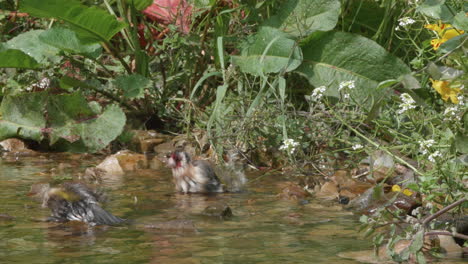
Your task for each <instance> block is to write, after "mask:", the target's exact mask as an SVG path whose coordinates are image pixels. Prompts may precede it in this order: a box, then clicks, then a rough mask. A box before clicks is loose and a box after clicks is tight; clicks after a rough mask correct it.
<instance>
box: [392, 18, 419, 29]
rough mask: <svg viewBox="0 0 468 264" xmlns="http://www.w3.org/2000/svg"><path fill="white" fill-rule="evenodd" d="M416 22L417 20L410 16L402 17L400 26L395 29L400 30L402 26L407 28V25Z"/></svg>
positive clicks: (399, 20) (399, 21)
mask: <svg viewBox="0 0 468 264" xmlns="http://www.w3.org/2000/svg"><path fill="white" fill-rule="evenodd" d="M415 22H416V21H415V20H414V19H412V18H410V17H402V18H400V19H398V26H397V27H396V28H395V30H400V27H403V28H406V26H409V25H411V24H414V23H415Z"/></svg>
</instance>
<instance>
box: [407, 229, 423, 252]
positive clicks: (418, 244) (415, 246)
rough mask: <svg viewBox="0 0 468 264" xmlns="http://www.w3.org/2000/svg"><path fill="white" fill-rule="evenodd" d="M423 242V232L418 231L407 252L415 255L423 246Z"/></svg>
mask: <svg viewBox="0 0 468 264" xmlns="http://www.w3.org/2000/svg"><path fill="white" fill-rule="evenodd" d="M423 242H424V230H420V231H418V232H417V233H416V234H415V235H414V238H413V242H412V243H411V245H410V246H409V252H410V253H416V252H417V251H419V250H420V249H421V248H422V246H423Z"/></svg>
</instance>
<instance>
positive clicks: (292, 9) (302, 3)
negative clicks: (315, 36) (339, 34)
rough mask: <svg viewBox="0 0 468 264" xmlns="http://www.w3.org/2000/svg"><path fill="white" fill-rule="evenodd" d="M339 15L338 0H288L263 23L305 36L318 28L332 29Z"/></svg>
mask: <svg viewBox="0 0 468 264" xmlns="http://www.w3.org/2000/svg"><path fill="white" fill-rule="evenodd" d="M339 15H340V1H338V0H289V1H286V2H285V3H284V4H283V6H281V8H280V9H279V13H278V14H277V15H275V16H272V17H271V18H270V19H268V20H267V21H266V22H265V24H264V25H265V26H270V27H275V28H278V29H280V30H282V31H284V32H286V33H288V34H291V35H293V36H295V37H305V36H308V35H310V34H311V33H313V32H315V31H318V30H320V31H328V30H331V29H333V28H334V27H335V26H336V23H337V22H338V16H339Z"/></svg>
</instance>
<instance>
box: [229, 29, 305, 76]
mask: <svg viewBox="0 0 468 264" xmlns="http://www.w3.org/2000/svg"><path fill="white" fill-rule="evenodd" d="M242 47H243V48H242V52H241V55H240V56H232V62H233V63H234V64H235V65H238V66H239V67H240V68H241V70H242V71H243V72H246V73H250V74H253V75H264V74H267V73H279V72H289V71H292V70H294V69H296V68H297V67H298V66H299V65H300V64H301V62H302V52H301V50H300V48H299V47H298V46H297V43H296V42H295V41H294V40H292V39H291V38H289V36H288V35H287V34H285V33H283V32H281V31H279V30H278V29H275V28H271V27H262V28H260V30H259V32H257V34H255V35H253V36H251V37H250V38H248V39H247V41H246V42H245V43H243V44H242Z"/></svg>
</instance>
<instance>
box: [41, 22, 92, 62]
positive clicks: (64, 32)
mask: <svg viewBox="0 0 468 264" xmlns="http://www.w3.org/2000/svg"><path fill="white" fill-rule="evenodd" d="M39 40H40V41H42V42H44V43H47V44H48V45H51V46H54V47H56V48H58V49H60V50H63V51H66V52H69V53H77V54H85V55H88V56H90V57H94V58H95V57H97V56H99V54H100V51H101V45H99V44H96V43H93V44H89V43H86V42H85V41H84V40H83V39H80V38H79V37H78V36H77V34H76V33H75V32H74V31H72V30H70V29H67V28H61V27H55V28H51V29H49V30H46V31H44V32H42V33H41V34H40V35H39Z"/></svg>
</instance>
